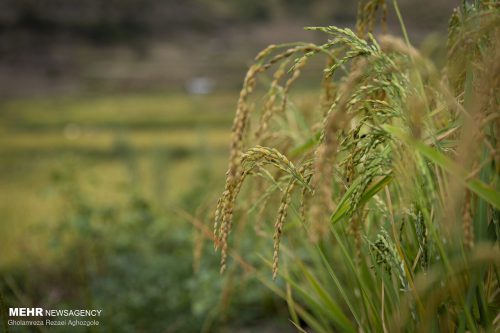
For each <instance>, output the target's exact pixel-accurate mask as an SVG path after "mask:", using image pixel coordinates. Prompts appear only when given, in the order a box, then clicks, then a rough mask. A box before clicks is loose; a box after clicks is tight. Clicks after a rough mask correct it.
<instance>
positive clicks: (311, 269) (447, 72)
mask: <svg viewBox="0 0 500 333" xmlns="http://www.w3.org/2000/svg"><path fill="white" fill-rule="evenodd" d="M361 4H362V5H361V6H360V10H361V13H360V15H359V21H358V24H357V28H358V29H357V31H356V32H353V31H351V30H350V29H340V28H337V27H313V28H308V29H309V30H315V31H321V32H324V33H326V34H328V36H329V37H330V39H329V40H328V41H327V42H326V43H324V44H322V45H315V44H308V43H293V44H283V45H272V46H270V47H268V48H267V49H265V50H264V51H262V52H261V53H260V54H259V55H258V56H257V58H256V64H255V65H253V66H252V67H251V68H250V70H249V71H248V73H247V76H246V78H245V82H244V86H243V89H242V91H241V94H240V100H239V103H238V109H237V113H236V116H235V120H234V125H233V139H232V145H231V148H232V151H231V157H230V161H229V167H228V172H227V180H226V186H225V190H224V192H223V193H222V196H221V198H220V200H219V204H218V206H217V210H216V214H215V219H216V221H215V233H214V237H215V242H216V246H220V248H221V252H222V260H221V265H222V268H223V269H224V268H225V266H226V257H227V251H228V250H227V244H228V239H230V238H229V237H228V235H229V234H230V232H231V230H232V227H233V224H234V225H237V224H236V223H233V219H234V220H235V221H234V222H236V221H237V220H238V219H237V218H233V215H237V214H245V213H248V214H250V216H249V218H250V219H251V221H252V223H258V222H260V221H263V222H264V223H262V222H261V223H259V229H258V231H259V235H261V236H262V237H263V238H265V237H269V238H271V237H272V238H273V240H274V254H273V262H272V263H270V262H267V259H264V261H265V262H266V263H267V264H268V266H269V267H271V268H272V271H273V275H274V276H276V274H278V276H279V277H281V279H278V283H279V285H278V286H273V285H270V284H269V281H267V279H266V278H263V277H260V279H261V281H262V282H263V283H264V284H266V285H267V286H268V287H270V288H271V290H273V291H274V292H276V293H277V294H278V295H280V296H281V297H283V298H284V299H286V300H287V302H288V305H289V309H290V316H291V318H292V320H293V322H294V324H295V326H297V327H299V329H303V330H305V329H307V328H308V327H310V328H311V329H312V330H313V331H315V332H336V331H341V332H356V331H363V332H400V331H401V332H414V331H421V332H438V331H459V332H465V331H472V332H478V331H494V330H498V328H499V327H500V318H499V317H498V313H499V311H500V308H499V302H498V295H499V291H500V289H499V288H500V280H499V268H500V249H499V243H498V241H499V239H498V225H499V220H498V216H499V213H498V210H499V208H500V201H499V200H500V191H499V190H498V189H499V186H498V185H499V178H498V175H499V165H500V161H499V158H498V156H499V155H498V154H499V148H498V141H497V140H498V139H497V136H498V131H499V129H500V127H499V119H500V114H499V110H500V108H499V97H498V90H499V88H500V81H499V79H498V78H499V75H498V73H500V72H499V65H498V63H499V59H500V42H499V41H500V40H499V39H498V36H499V34H500V30H499V26H498V24H497V23H498V19H499V18H500V12H499V10H498V9H499V8H498V6H497V5H496V3H492V2H476V4H474V5H469V4H466V5H464V6H463V8H461V9H460V11H459V12H456V13H455V14H454V15H453V17H452V20H451V21H450V36H449V48H448V52H449V53H448V57H449V58H448V64H447V66H446V67H445V68H442V69H438V68H436V66H435V65H434V64H433V63H432V61H431V60H429V59H426V58H425V57H424V56H423V55H422V54H421V53H420V52H419V51H418V50H416V49H415V48H413V47H412V46H411V45H410V43H409V40H408V36H407V32H406V28H405V27H404V23H403V21H402V18H401V15H400V12H399V9H398V7H397V3H396V1H393V4H394V9H395V12H396V14H397V15H398V18H399V19H400V22H401V24H402V30H403V35H404V37H405V40H401V39H399V38H396V37H393V36H388V35H382V36H380V37H378V38H375V37H374V36H373V35H372V34H371V33H370V32H369V31H368V33H366V30H370V28H371V27H372V26H373V22H374V17H375V15H376V12H377V8H381V9H382V10H383V11H384V10H385V2H384V1H376V0H373V1H362V2H361ZM382 23H384V19H382ZM471 36H474V39H469V37H471ZM458 49H460V50H462V51H463V54H461V53H460V52H458ZM462 51H461V52H462ZM320 56H325V57H326V60H327V65H326V67H325V69H324V71H323V80H322V86H321V88H320V96H319V97H318V98H317V99H316V101H315V103H314V104H313V106H312V107H310V108H309V109H303V110H300V109H298V108H297V106H296V104H294V103H293V102H292V96H291V95H290V94H289V91H290V88H291V86H292V85H293V84H294V83H295V81H296V80H297V78H298V77H299V75H300V74H301V71H303V70H304V68H305V67H306V66H305V65H306V63H307V62H308V61H310V59H312V58H317V57H320ZM289 63H292V65H289ZM275 64H280V65H281V66H279V67H278V68H277V69H276V71H275V72H274V73H273V74H272V81H271V83H270V88H269V92H268V93H267V95H265V96H264V98H263V101H262V102H261V101H260V100H259V99H257V98H256V99H255V100H252V93H253V92H254V91H258V90H255V85H256V82H258V81H257V79H256V78H257V77H258V76H259V75H263V74H262V73H265V72H269V71H271V68H273V66H274V65H275ZM287 68H289V69H288V70H287ZM285 73H287V75H288V76H287V75H285ZM249 101H254V103H251V102H249ZM249 160H250V161H251V162H252V163H251V164H249V163H248V161H249ZM247 183H248V185H245V184H247ZM242 184H243V185H242ZM294 185H296V186H295V187H297V188H299V189H300V190H301V193H300V194H299V193H295V191H294V190H295V187H294ZM279 192H281V193H279ZM256 198H257V199H256ZM255 200H256V204H255V206H257V207H258V206H260V207H261V211H260V214H259V215H257V216H255V215H254V214H253V212H254V210H256V209H258V208H255V206H254V207H253V208H252V210H248V205H245V204H244V203H245V201H255ZM239 203H241V205H242V207H241V208H239V207H238V204H239ZM266 207H279V209H278V213H277V214H278V217H277V218H276V219H275V221H276V222H275V223H274V228H273V227H272V225H265V222H268V221H272V219H273V218H274V215H275V214H276V209H265V208H266ZM288 210H289V211H290V212H291V213H292V214H290V215H291V216H290V217H288V218H287V211H288ZM285 220H288V221H286V223H285ZM282 235H283V237H282ZM234 251H236V250H234ZM254 251H257V252H259V253H260V252H261V249H260V248H259V247H257V246H256V247H255V249H254ZM265 252H269V251H267V250H265ZM280 253H281V259H280V261H282V264H281V265H280V267H281V266H282V268H280V269H279V272H278V258H279V257H280ZM262 256H263V258H267V257H269V255H265V254H263V255H262ZM281 287H283V288H284V289H281Z"/></svg>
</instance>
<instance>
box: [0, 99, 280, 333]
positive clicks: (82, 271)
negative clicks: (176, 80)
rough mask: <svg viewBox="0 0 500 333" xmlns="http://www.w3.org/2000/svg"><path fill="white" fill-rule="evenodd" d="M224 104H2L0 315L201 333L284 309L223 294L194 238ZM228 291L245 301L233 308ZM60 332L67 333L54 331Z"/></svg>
mask: <svg viewBox="0 0 500 333" xmlns="http://www.w3.org/2000/svg"><path fill="white" fill-rule="evenodd" d="M233 100H234V97H233V95H232V94H230V93H228V94H218V95H214V96H206V97H189V96H185V95H180V94H177V95H159V94H151V95H146V94H142V95H128V96H121V95H116V96H85V97H83V96H77V97H65V98H50V97H44V98H36V99H32V100H26V99H25V100H10V101H6V102H4V103H3V104H2V112H3V114H2V120H1V125H0V128H1V129H0V136H1V139H0V154H1V158H2V166H1V168H2V169H1V172H0V177H1V183H2V187H1V188H0V198H1V199H0V219H1V220H2V223H1V224H0V244H1V246H0V248H1V256H0V294H1V295H3V296H4V299H5V306H8V307H10V306H19V307H26V306H43V307H45V308H57V309H64V308H66V309H71V308H82V307H83V308H98V309H103V313H104V314H105V315H104V316H103V317H102V318H101V319H100V322H101V324H100V326H99V330H101V331H119V332H137V331H144V332H158V331H164V332H179V331H181V332H200V331H205V332H208V331H212V330H214V329H215V330H217V329H216V328H217V327H220V326H221V325H227V323H230V325H231V326H232V327H234V328H236V327H238V326H249V325H250V326H251V325H254V323H255V322H256V319H257V318H269V317H270V316H273V315H275V314H276V313H277V312H278V311H282V310H280V309H283V306H282V305H280V302H279V300H277V299H276V298H274V297H272V295H269V293H268V292H267V291H266V290H265V288H262V287H259V285H256V282H255V281H253V282H252V281H251V280H250V279H249V278H241V279H239V280H238V281H233V282H232V286H231V287H227V286H226V284H227V282H226V281H228V280H230V279H229V278H228V279H220V276H219V272H218V268H217V267H216V265H217V264H216V263H217V257H216V254H215V253H214V252H213V250H212V245H211V244H210V242H208V241H205V240H204V237H203V234H200V233H199V232H198V230H197V229H196V228H194V227H193V225H195V224H198V225H199V223H200V222H198V221H199V220H200V219H202V218H203V216H205V215H208V214H209V212H210V210H211V205H212V204H213V202H212V201H211V200H212V197H213V194H214V193H213V192H212V191H211V190H210V188H217V187H218V186H220V184H222V182H223V179H222V177H221V176H219V175H217V170H219V169H221V168H223V165H224V156H225V154H226V151H227V141H228V139H229V134H230V132H229V125H230V121H231V117H232V113H231V109H232V107H233V104H234V102H233ZM42 115H43V116H42ZM202 252H204V253H206V255H205V256H204V257H203V259H202V258H201V257H200V256H201V253H202ZM238 289H245V290H248V293H247V294H246V295H245V296H243V297H238V298H233V297H231V295H233V293H234V290H238ZM0 306H1V304H0ZM1 307H2V308H3V306H1ZM248 308H251V309H252V311H248V312H247V313H245V314H244V315H243V314H241V312H242V310H241V309H248ZM0 313H2V315H1V317H2V320H3V319H4V318H6V316H4V315H3V309H2V312H0ZM220 313H224V316H220V315H219V314H220ZM278 327H279V326H278ZM10 330H11V331H13V332H19V331H21V332H24V331H31V330H32V328H30V327H24V328H23V327H11V328H10ZM58 330H59V331H60V332H67V330H68V328H67V327H61V328H52V329H51V330H50V331H58ZM72 330H73V331H78V328H76V329H74V328H72ZM0 331H2V330H1V329H0ZM80 331H82V332H83V331H84V330H83V328H80Z"/></svg>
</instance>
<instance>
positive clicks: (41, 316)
mask: <svg viewBox="0 0 500 333" xmlns="http://www.w3.org/2000/svg"><path fill="white" fill-rule="evenodd" d="M101 314H102V309H91V310H84V309H44V308H9V321H8V324H9V325H10V326H87V327H90V326H99V321H98V320H97V319H98V318H99V317H101ZM20 317H22V318H20ZM14 318H16V319H14Z"/></svg>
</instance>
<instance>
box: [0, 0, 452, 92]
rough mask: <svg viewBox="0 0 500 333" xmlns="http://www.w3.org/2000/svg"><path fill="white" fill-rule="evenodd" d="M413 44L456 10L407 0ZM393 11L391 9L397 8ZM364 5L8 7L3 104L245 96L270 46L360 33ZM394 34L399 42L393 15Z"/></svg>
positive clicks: (0, 41)
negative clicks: (329, 29)
mask: <svg viewBox="0 0 500 333" xmlns="http://www.w3.org/2000/svg"><path fill="white" fill-rule="evenodd" d="M399 3H400V6H401V11H402V13H403V16H404V17H405V23H406V24H407V25H408V26H409V28H410V29H409V30H410V31H411V32H412V36H411V37H412V39H413V40H414V41H419V40H421V39H422V36H424V35H426V34H427V33H429V32H432V31H439V32H442V33H444V32H445V30H446V25H447V18H448V17H449V15H450V13H451V9H452V8H453V7H454V6H455V5H456V2H455V1H450V0H434V1H433V0H423V1H410V0H400V1H399ZM388 7H389V9H391V7H392V5H391V3H388ZM356 8H357V3H356V1H345V0H344V1H342V0H337V1H334V0H266V1H264V0H231V1H227V0H167V1H162V0H86V1H81V0H0V96H29V95H34V94H37V95H38V94H47V93H49V94H51V93H57V94H59V93H74V92H79V91H82V90H83V91H86V90H92V91H96V90H97V91H101V90H116V89H119V90H123V89H125V90H126V89H133V90H135V89H143V88H144V89H151V88H154V89H156V88H160V89H163V88H167V89H183V87H184V85H185V84H187V83H188V82H189V81H190V80H192V79H193V78H196V77H209V78H212V79H213V80H214V81H215V82H216V83H217V86H218V87H223V88H230V87H235V86H237V84H238V82H239V78H240V77H241V76H242V73H243V71H244V69H245V67H246V66H247V64H248V63H249V61H251V59H252V56H253V55H254V54H255V53H256V52H257V51H258V50H259V49H260V48H262V47H264V46H265V45H267V44H269V43H278V42H286V41H292V40H308V41H315V40H318V39H319V38H321V37H323V36H320V35H318V34H315V33H311V32H305V31H303V29H302V27H304V26H308V25H331V24H334V25H338V26H352V25H353V22H354V20H355V15H356ZM389 24H390V29H391V31H392V32H394V33H399V26H398V23H397V21H396V20H395V17H394V15H391V14H390V22H389Z"/></svg>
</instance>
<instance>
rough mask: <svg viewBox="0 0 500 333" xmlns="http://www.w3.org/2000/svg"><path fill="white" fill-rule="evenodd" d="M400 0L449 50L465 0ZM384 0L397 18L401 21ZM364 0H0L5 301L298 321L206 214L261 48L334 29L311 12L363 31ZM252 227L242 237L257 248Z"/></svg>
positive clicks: (257, 325)
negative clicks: (228, 265)
mask: <svg viewBox="0 0 500 333" xmlns="http://www.w3.org/2000/svg"><path fill="white" fill-rule="evenodd" d="M398 2H399V4H400V7H401V11H402V15H403V17H404V19H405V24H406V25H407V27H408V30H409V32H410V39H411V41H412V42H413V44H414V45H416V46H418V47H421V48H422V50H423V52H427V53H428V54H430V55H431V56H432V57H433V58H434V59H436V61H437V63H438V65H439V63H440V62H441V63H442V61H443V45H444V42H445V39H444V36H445V34H446V27H447V20H448V17H449V15H450V13H451V11H452V8H453V7H455V6H457V5H458V4H457V2H456V1H451V0H423V1H410V0H405V1H403V0H400V1H398ZM388 7H389V30H390V33H392V34H395V35H401V33H400V27H399V23H398V22H397V19H396V16H395V15H394V13H393V10H392V6H391V4H390V3H389V4H388ZM356 8H357V4H356V2H355V1H339V0H267V1H263V0H262V1H261V0H259V1H257V0H231V1H227V0H226V1H224V0H164V1H161V0H142V1H141V0H85V1H82V0H0V160H1V163H0V291H1V292H2V294H3V296H4V299H5V303H6V305H7V306H21V307H29V306H43V307H46V308H102V309H103V310H104V313H105V315H104V317H103V318H101V319H102V320H101V325H100V327H99V328H98V329H99V330H102V331H120V332H200V331H204V332H218V331H227V332H255V331H259V332H287V331H294V330H293V327H292V326H291V324H289V322H288V320H287V316H288V314H287V308H286V306H285V303H284V302H283V301H282V300H280V299H279V298H277V297H275V296H274V295H273V294H272V293H271V292H270V291H268V290H267V289H266V288H265V287H263V286H261V284H260V283H259V282H258V281H256V280H255V279H253V277H252V274H251V272H249V271H245V270H244V269H242V268H239V267H238V266H237V265H234V266H236V267H234V269H233V271H238V273H239V274H236V273H235V274H232V272H228V274H226V275H225V276H223V277H221V276H220V275H219V273H218V270H219V267H218V260H219V258H218V256H217V255H216V254H215V253H214V251H213V245H212V243H211V242H210V240H209V239H208V238H207V234H206V230H205V229H204V228H210V226H211V223H212V222H211V221H212V219H211V216H212V215H213V211H214V208H215V203H216V201H215V200H216V198H217V195H218V194H219V193H220V192H221V191H222V189H223V185H224V174H225V170H226V159H227V157H228V146H229V137H230V127H231V122H232V117H233V114H234V109H235V106H236V102H237V98H238V90H239V88H240V86H241V82H242V79H243V77H244V74H245V71H246V69H247V68H248V66H249V65H250V64H251V63H252V60H253V58H254V56H255V55H256V54H257V52H258V51H259V50H260V49H262V48H264V47H265V46H266V45H268V44H271V43H282V42H291V41H310V42H323V41H325V40H326V38H327V36H324V35H322V34H319V33H313V32H307V31H304V30H303V27H305V26H319V25H337V26H340V27H351V28H352V27H353V26H354V21H355V18H356ZM321 65H322V64H318V66H321ZM314 66H315V65H314V64H312V68H313V70H311V71H310V73H305V76H304V78H303V79H302V83H301V84H299V86H298V88H296V90H297V91H296V92H295V94H296V97H297V103H299V104H302V105H304V106H305V107H307V105H311V104H312V105H314V103H315V98H316V95H314V94H311V93H310V91H311V90H313V89H314V88H315V87H317V85H318V84H319V82H320V80H321V76H320V75H319V76H318V72H317V71H316V72H315V71H314ZM317 68H319V67H317ZM248 237H249V239H247V240H244V241H242V242H241V243H242V244H241V246H242V247H243V248H245V247H247V248H248V249H249V250H248V252H246V253H250V254H249V255H248V257H247V259H248V260H250V261H251V260H253V259H255V260H258V258H257V255H255V258H252V254H251V253H252V251H253V250H254V242H253V241H252V239H251V236H248ZM271 246H272V245H271ZM268 248H269V251H270V250H271V248H272V247H269V246H268ZM253 252H255V251H253ZM233 273H234V272H233ZM241 273H243V274H241ZM268 278H269V279H270V273H269V277H268ZM15 329H19V330H20V331H23V328H13V330H14V331H15ZM24 329H25V330H26V331H31V328H24ZM65 329H67V328H63V329H62V331H65ZM40 330H42V331H43V329H40ZM51 331H52V330H51ZM75 331H78V329H75ZM82 331H84V330H83V329H82Z"/></svg>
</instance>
